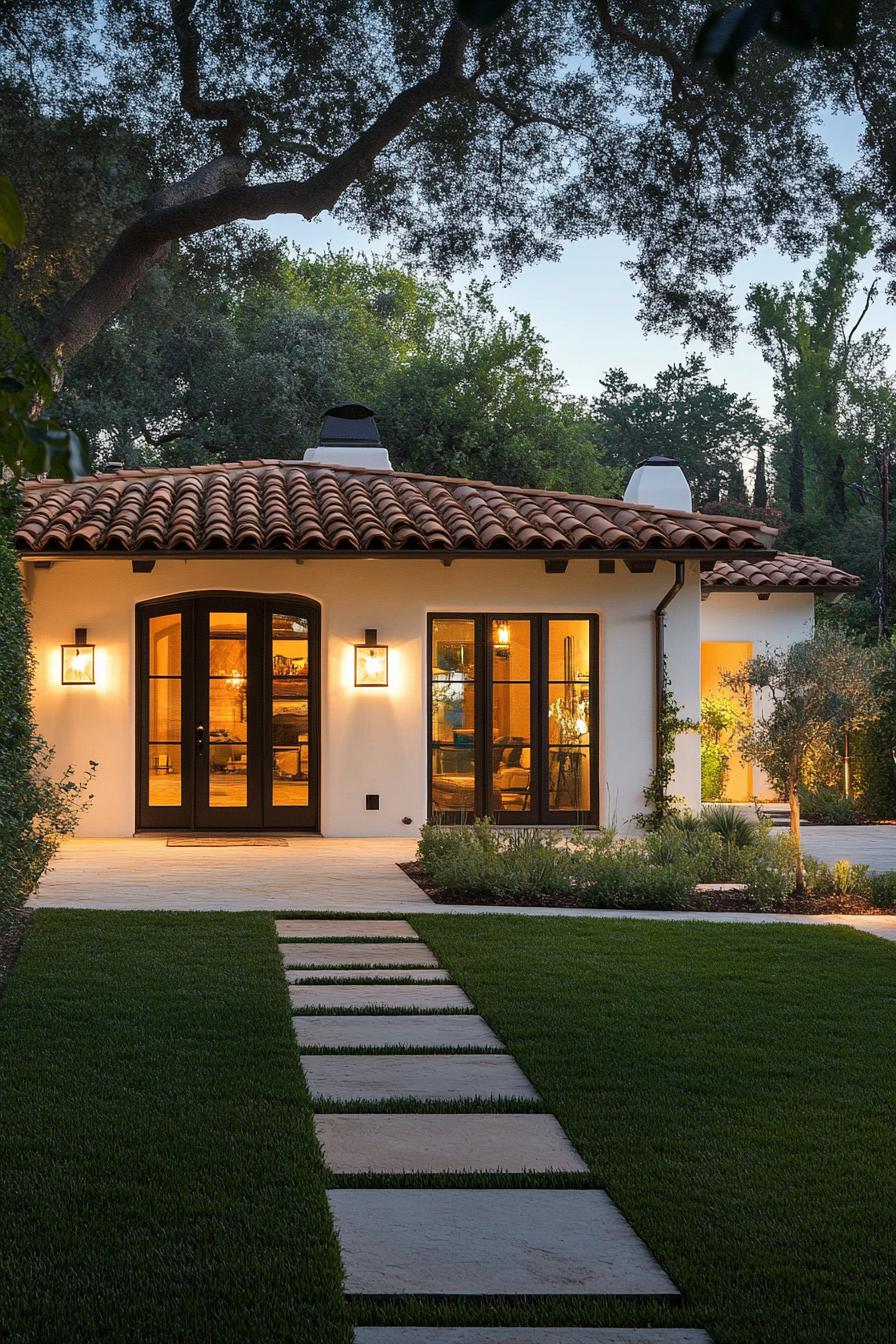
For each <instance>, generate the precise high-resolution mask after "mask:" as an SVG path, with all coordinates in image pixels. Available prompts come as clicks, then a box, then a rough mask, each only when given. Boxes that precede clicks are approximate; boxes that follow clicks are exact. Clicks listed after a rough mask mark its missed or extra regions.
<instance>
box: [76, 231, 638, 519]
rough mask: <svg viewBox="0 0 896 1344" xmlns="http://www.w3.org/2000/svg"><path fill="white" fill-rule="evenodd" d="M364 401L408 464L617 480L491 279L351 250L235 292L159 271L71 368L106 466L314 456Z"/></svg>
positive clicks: (527, 328)
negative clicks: (328, 420) (327, 418)
mask: <svg viewBox="0 0 896 1344" xmlns="http://www.w3.org/2000/svg"><path fill="white" fill-rule="evenodd" d="M268 260H271V259H270V258H268ZM351 400H358V401H362V402H365V403H367V404H369V405H371V406H373V407H374V409H375V410H376V412H377V419H378V422H379V425H380V431H381V434H382V436H383V442H384V443H386V444H387V445H388V448H389V451H390V453H391V455H392V460H393V462H394V464H395V466H396V467H399V468H402V469H404V470H409V471H427V472H435V473H437V474H451V475H460V476H466V475H469V476H473V477H480V478H481V477H485V478H487V479H491V480H496V481H504V482H510V483H514V484H519V485H542V486H549V487H551V486H553V487H555V488H558V489H571V490H578V491H584V492H591V493H597V494H606V493H609V492H612V491H614V490H615V489H616V488H618V485H619V477H618V474H617V473H615V472H613V471H611V470H608V469H606V468H605V467H604V466H603V465H602V461H601V457H600V455H599V453H598V452H597V451H596V450H595V448H594V446H593V444H592V442H591V435H590V422H589V419H588V416H587V414H586V410H585V407H584V406H583V405H582V404H581V403H580V402H578V401H576V400H574V399H573V398H571V397H569V396H568V395H566V394H565V393H564V390H563V377H562V375H561V374H560V373H559V372H558V371H557V370H556V369H555V368H554V367H553V366H552V365H551V363H550V361H549V360H548V358H547V356H546V354H545V349H544V342H543V340H542V338H541V337H540V336H539V335H538V333H537V332H536V331H535V330H534V329H533V327H532V324H531V322H530V321H529V319H528V318H527V317H525V316H517V315H512V316H510V317H501V316H500V315H499V314H498V312H497V311H496V308H495V304H494V300H493V298H492V294H491V291H490V289H489V287H488V286H487V285H484V284H473V285H470V286H469V287H468V288H467V290H466V291H465V292H463V293H460V294H455V293H453V292H452V291H451V290H450V289H448V288H447V287H445V286H443V285H441V284H438V283H435V282H427V281H424V280H422V279H420V278H419V277H416V276H414V275H413V274H411V273H410V272H408V271H406V270H402V269H401V268H399V267H397V266H394V265H392V264H390V263H388V262H383V261H377V260H368V259H366V258H363V257H359V256H354V255H351V254H349V253H346V252H339V253H330V254H328V255H326V256H324V257H320V258H316V257H313V256H310V255H293V256H289V257H288V256H286V255H280V256H279V258H278V259H277V260H276V263H275V264H272V268H271V274H270V275H269V276H268V278H267V279H266V280H264V281H258V280H254V279H252V276H251V273H250V274H246V273H245V271H244V278H243V279H242V280H240V279H239V278H234V280H233V281H232V282H231V283H229V284H228V285H223V284H220V283H219V284H217V285H213V284H210V283H203V284H202V285H197V284H195V283H194V282H193V281H192V280H191V275H190V272H189V270H188V269H187V268H185V267H182V266H175V267H172V268H169V269H167V270H165V271H161V272H158V273H156V274H155V275H153V276H152V277H151V278H150V280H149V281H148V282H147V284H146V285H145V286H144V287H143V289H142V291H141V294H140V296H139V297H138V299H137V300H136V301H135V302H134V304H133V305H132V306H131V307H130V309H129V310H128V311H127V313H126V314H124V315H123V316H122V317H121V319H119V320H118V321H116V322H114V323H113V324H111V325H110V326H109V327H108V328H107V329H106V330H105V331H104V332H102V333H101V334H100V336H98V337H97V339H96V340H95V341H94V342H93V343H92V344H91V345H90V346H88V348H87V349H86V350H85V351H84V352H83V353H82V354H81V355H80V356H79V357H78V358H77V359H75V360H74V361H73V363H72V366H71V368H70V370H69V374H68V377H67V379H66V383H65V385H64V387H63V389H62V392H61V395H60V401H59V405H60V409H61V412H62V413H63V414H64V415H68V416H70V417H72V418H77V421H78V424H79V425H81V426H82V427H83V428H84V429H85V430H86V431H87V432H88V434H89V435H90V437H91V439H92V440H93V441H94V443H95V445H96V452H97V458H98V461H99V462H100V463H102V461H103V460H109V459H113V460H119V461H123V462H125V463H126V464H127V465H128V466H133V465H156V464H184V463H193V462H208V461H216V460H218V461H220V460H225V461H227V460H234V459H240V458H251V457H279V458H291V457H292V458H295V457H300V456H301V455H302V453H303V452H304V451H305V449H306V448H308V447H309V446H311V445H312V444H314V443H315V442H316V439H317V433H318V429H319V425H320V417H321V413H322V412H323V411H324V410H325V409H326V407H327V406H329V405H333V404H336V403H339V402H344V401H351Z"/></svg>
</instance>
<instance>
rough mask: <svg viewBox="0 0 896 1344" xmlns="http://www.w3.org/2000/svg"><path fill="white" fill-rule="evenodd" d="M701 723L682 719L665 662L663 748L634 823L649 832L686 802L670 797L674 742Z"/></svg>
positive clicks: (660, 734) (660, 723)
mask: <svg viewBox="0 0 896 1344" xmlns="http://www.w3.org/2000/svg"><path fill="white" fill-rule="evenodd" d="M699 726H700V725H699V724H698V723H695V722H694V721H693V719H686V718H684V717H683V716H682V710H681V705H680V704H679V703H678V701H677V700H676V699H675V696H674V695H673V694H672V683H671V681H670V680H669V668H668V664H667V663H666V660H665V659H664V660H663V694H662V698H661V701H660V722H659V737H660V743H661V749H660V752H659V759H658V761H657V763H656V765H655V766H654V768H653V770H651V772H650V778H649V780H648V783H647V788H646V789H645V790H644V809H645V810H644V811H643V812H638V813H637V814H636V815H635V817H634V820H635V821H636V822H637V823H638V825H639V826H643V827H644V829H645V830H647V831H656V830H658V829H659V828H660V826H662V824H663V822H664V821H666V820H667V819H668V818H669V817H672V816H674V815H675V813H676V812H678V811H680V809H681V805H682V802H683V800H682V799H681V798H674V797H672V796H670V794H669V785H670V784H671V783H672V776H673V774H674V773H675V743H676V742H677V740H678V735H679V733H687V732H695V731H696V730H697V729H698V728H699Z"/></svg>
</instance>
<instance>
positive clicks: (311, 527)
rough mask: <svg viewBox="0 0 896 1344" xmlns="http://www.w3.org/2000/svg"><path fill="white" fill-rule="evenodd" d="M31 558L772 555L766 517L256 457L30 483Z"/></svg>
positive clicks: (26, 531) (23, 543) (21, 533)
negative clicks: (370, 554) (105, 555)
mask: <svg viewBox="0 0 896 1344" xmlns="http://www.w3.org/2000/svg"><path fill="white" fill-rule="evenodd" d="M24 494H25V502H26V512H25V515H24V517H23V519H22V521H21V523H20V525H19V527H18V529H17V531H16V541H17V543H18V545H19V547H20V549H21V550H22V551H24V552H26V553H30V554H38V553H43V554H48V553H54V554H60V553H66V552H68V553H75V552H78V553H84V554H91V553H97V552H110V551H115V552H118V553H123V554H139V553H141V552H147V553H157V554H165V553H168V554H172V553H176V554H180V555H184V554H186V555H191V554H197V553H200V552H233V551H236V552H241V551H251V552H254V553H256V554H257V553H261V552H268V551H272V552H276V553H291V552H292V553H296V552H305V551H312V552H314V553H324V554H325V553H335V552H377V551H389V552H393V553H405V554H414V553H423V554H427V553H429V554H431V553H433V552H442V553H446V552H452V553H456V554H478V555H481V554H486V553H499V552H500V553H507V554H524V553H538V552H542V553H557V552H561V553H562V552H575V553H579V554H582V553H587V554H590V553H593V552H603V553H604V554H605V555H606V554H608V553H616V554H644V555H650V554H657V555H660V554H678V555H682V554H684V555H699V554H702V555H706V554H707V553H713V552H715V553H720V552H728V553H730V552H732V551H748V552H753V551H758V552H761V553H763V554H765V555H769V554H772V553H773V547H774V537H775V532H774V531H773V530H771V529H769V528H767V527H765V526H764V525H763V524H762V523H761V522H758V521H757V520H755V519H737V518H725V517H720V516H718V515H715V514H713V515H706V514H700V513H696V512H694V513H687V512H684V511H681V510H664V509H661V508H657V507H654V506H651V505H643V504H629V503H628V502H627V501H625V500H620V499H603V498H600V497H598V496H593V495H583V494H572V493H570V492H568V491H561V490H545V489H537V488H533V487H529V486H514V485H494V484H493V483H492V482H491V481H473V480H467V479H464V478H460V477H450V476H428V475H426V474H424V473H417V472H395V471H384V470H373V469H370V468H359V469H356V468H351V467H340V466H334V465H330V464H324V463H300V462H294V461H292V460H287V461H285V462H283V461H279V460H276V459H257V460H253V461H247V462H245V463H226V464H217V463H214V464H207V465H205V466H200V467H172V468H162V467H159V468H140V469H134V470H130V471H115V472H99V473H97V474H95V475H93V476H84V477H80V478H79V479H77V480H75V481H71V482H66V481H61V480H36V481H30V482H27V483H26V485H25V492H24Z"/></svg>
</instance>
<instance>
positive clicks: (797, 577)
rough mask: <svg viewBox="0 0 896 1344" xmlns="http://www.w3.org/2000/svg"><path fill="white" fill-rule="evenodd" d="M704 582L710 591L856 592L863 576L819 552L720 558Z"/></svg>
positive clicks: (708, 571)
mask: <svg viewBox="0 0 896 1344" xmlns="http://www.w3.org/2000/svg"><path fill="white" fill-rule="evenodd" d="M700 577H701V586H702V588H703V592H704V594H709V593H788V592H789V593H825V592H839V593H848V592H855V590H856V589H857V588H859V587H860V586H861V583H862V580H861V578H860V577H859V576H858V574H850V573H849V572H848V570H845V569H840V568H839V566H837V565H835V564H834V563H833V562H832V561H831V560H825V559H824V558H823V557H822V556H816V555H791V554H788V553H787V552H784V551H778V552H777V554H775V555H774V556H769V557H768V558H766V557H764V556H763V557H760V556H750V557H749V558H747V557H738V558H731V559H728V558H727V557H726V558H724V559H722V558H719V559H718V560H717V561H716V562H715V564H714V565H713V567H712V568H711V569H707V570H705V571H704V572H703V574H702V575H701V576H700Z"/></svg>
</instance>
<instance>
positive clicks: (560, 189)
mask: <svg viewBox="0 0 896 1344" xmlns="http://www.w3.org/2000/svg"><path fill="white" fill-rule="evenodd" d="M706 9H707V7H706V4H705V0H672V2H671V3H663V4H658V3H657V2H656V0H626V3H625V4H624V5H623V4H622V3H620V0H595V3H593V4H588V5H581V4H571V3H569V2H568V0H539V3H535V2H534V0H520V3H517V4H514V5H513V6H512V7H511V9H510V10H509V12H508V13H506V14H504V15H503V16H502V17H500V18H499V19H498V21H497V22H495V23H494V24H492V25H491V26H488V27H485V28H482V29H476V30H472V29H470V28H468V27H467V26H466V24H465V23H464V22H463V21H462V20H461V19H460V18H458V17H457V16H456V15H455V14H454V12H453V10H452V8H451V6H450V5H448V4H445V5H441V4H434V3H432V0H403V2H402V3H401V4H400V5H396V4H394V3H391V0H363V3H361V2H360V0H321V3H320V4H317V5H314V6H296V5H294V4H292V3H288V0H254V3H248V0H206V2H205V3H197V2H196V0H65V3H62V4H59V3H56V2H55V0H53V2H52V3H50V0H20V3H18V4H16V5H15V6H6V7H5V8H4V9H3V12H2V16H0V47H2V51H3V56H2V64H0V78H2V80H3V109H2V115H3V119H4V122H5V123H6V125H5V126H4V131H5V130H6V127H7V126H13V125H14V126H18V127H20V134H19V135H18V136H17V137H16V138H15V139H10V138H9V137H8V135H7V134H4V135H3V137H2V139H3V143H4V144H5V146H6V151H5V155H4V158H5V159H6V163H7V166H8V167H9V169H10V171H11V172H12V173H13V174H14V175H15V173H16V169H17V168H18V169H19V170H20V175H21V183H20V190H21V192H22V194H23V197H24V198H25V204H26V210H27V211H30V210H31V209H32V206H33V204H34V201H35V198H36V199H37V204H38V206H39V205H40V198H41V195H42V193H43V194H44V195H45V194H46V193H47V191H48V190H49V188H48V187H47V185H46V184H47V183H48V182H49V183H52V196H53V203H54V206H55V207H56V209H57V211H58V212H59V218H60V219H61V218H64V217H65V216H66V214H68V213H69V208H70V203H71V204H73V205H74V207H75V209H74V213H72V214H71V217H72V218H75V219H79V220H83V221H84V222H85V223H86V225H88V227H86V228H85V230H84V232H83V234H82V237H83V239H84V252H85V255H82V256H78V255H76V253H77V250H78V249H77V247H76V246H75V245H74V244H73V243H71V241H68V242H67V243H65V244H64V245H63V243H62V242H60V241H59V239H58V237H57V231H58V230H59V228H60V225H59V223H58V220H57V223H56V225H53V224H52V223H48V225H47V228H46V233H43V232H42V233H41V237H40V240H39V242H38V241H37V240H36V243H35V246H36V247H39V248H40V252H41V255H42V256H43V257H44V258H46V259H47V262H48V263H49V261H51V260H52V258H54V257H59V256H60V255H61V253H63V252H64V253H65V257H64V259H65V261H66V264H67V265H68V266H69V267H70V271H71V274H72V285H71V287H70V288H68V289H66V294H67V297H66V299H65V301H64V302H62V304H61V306H60V305H59V297H60V296H59V294H58V293H57V292H56V291H57V289H60V288H65V287H63V286H61V285H59V284H58V281H57V280H56V274H55V272H54V271H53V270H52V268H51V267H50V266H49V264H48V265H47V267H45V274H44V275H43V276H42V277H41V278H40V283H38V280H37V277H36V274H35V272H34V270H33V269H32V271H31V272H30V274H29V275H26V277H25V278H26V280H27V281H28V283H29V284H30V285H31V286H32V289H33V292H34V296H35V300H36V301H39V302H40V305H41V308H42V313H43V317H44V319H45V320H44V323H43V326H42V329H41V332H40V334H39V337H38V338H37V349H38V351H39V352H45V351H47V350H50V351H58V352H59V353H60V354H61V355H62V356H63V358H66V359H68V358H70V357H72V356H73V355H74V354H76V353H77V352H78V350H80V349H82V348H83V347H84V345H85V344H87V343H89V341H90V340H92V339H93V337H94V335H95V334H96V332H97V331H98V330H100V329H101V328H102V327H103V326H104V325H105V323H106V322H108V321H109V320H110V318H111V317H112V316H113V315H114V314H115V313H116V312H118V311H120V310H121V309H122V308H123V307H125V306H126V305H127V304H128V302H129V301H130V299H131V296H132V294H133V292H134V289H135V287H136V286H137V285H138V284H139V282H140V281H141V279H142V278H143V277H144V276H145V275H146V274H147V272H148V271H149V270H151V269H153V268H154V267H155V266H157V265H158V264H159V263H160V262H162V261H164V260H165V259H166V258H167V257H168V256H169V255H170V250H171V247H172V245H173V244H174V243H176V242H177V240H182V239H189V238H196V237H199V236H204V235H207V234H208V233H209V232H210V231H213V230H217V229H220V228H222V227H223V226H226V225H231V224H234V223H235V222H237V221H241V220H258V219H265V218H270V217H271V216H273V215H277V214H283V213H292V214H295V215H299V216H302V217H305V218H309V219H310V218H314V217H316V216H318V215H320V214H322V213H324V212H332V213H333V214H334V215H336V216H337V217H338V218H340V219H342V220H343V221H345V222H347V223H349V224H351V225H353V226H355V227H359V228H361V229H362V230H364V231H365V232H367V233H368V234H370V235H382V234H388V235H390V236H392V237H393V238H394V239H396V240H397V241H398V243H399V245H400V247H401V248H402V249H403V251H404V253H405V254H406V255H407V256H410V257H415V258H420V259H422V260H424V261H425V262H426V263H428V264H429V265H430V266H432V267H434V268H436V269H437V270H441V271H444V272H448V271H451V270H453V269H455V268H458V267H469V266H474V265H478V264H480V263H482V262H484V261H486V260H488V259H494V260H496V261H497V263H498V264H499V265H500V267H501V268H502V269H503V270H504V271H505V272H512V271H513V270H515V269H517V268H518V267H520V266H522V265H524V264H526V263H529V262H532V261H536V260H538V259H540V258H543V257H547V256H551V255H554V254H555V252H556V250H557V248H558V247H559V246H560V245H561V244H562V243H563V242H564V241H565V240H568V239H572V238H577V237H580V236H582V235H586V234H600V233H604V232H609V231H616V232H618V233H620V234H621V235H623V236H624V237H626V238H627V239H629V240H631V241H632V242H633V243H634V244H635V247H636V258H635V260H634V262H633V263H632V267H633V271H634V274H635V276H636V279H637V282H638V284H639V286H640V290H641V293H642V296H643V302H644V308H643V311H644V317H645V320H647V321H648V322H650V323H652V324H653V325H654V326H658V327H661V328H664V329H670V330H671V329H678V328H679V327H683V328H684V330H685V331H687V332H691V333H698V334H701V335H704V336H706V337H707V338H708V339H710V340H711V341H714V342H717V343H718V342H724V341H725V340H726V339H727V338H728V337H729V336H730V332H731V328H732V326H733V324H734V310H733V306H732V303H731V299H730V295H729V294H728V293H727V291H726V290H725V288H724V287H723V286H722V285H721V284H720V283H719V282H720V280H721V279H723V278H724V277H725V276H726V275H727V274H728V272H729V271H730V270H731V268H732V266H733V265H734V264H735V263H736V262H737V261H738V260H740V259H741V258H742V257H744V256H745V255H746V254H748V253H749V252H750V251H751V250H752V249H753V248H754V247H755V246H756V245H757V244H758V243H759V242H761V241H767V240H768V239H769V238H772V239H774V240H775V241H776V242H777V243H778V244H779V245H780V246H781V247H783V248H784V249H785V250H786V251H788V252H799V251H802V250H805V249H806V248H807V247H808V246H809V245H810V244H811V243H812V241H813V240H814V238H815V235H816V231H817V228H818V226H819V222H820V221H823V220H824V219H825V218H826V216H827V214H828V213H829V209H830V204H831V201H832V199H833V198H834V197H835V196H836V195H837V193H838V191H839V190H840V177H841V175H840V173H839V172H838V170H837V169H835V167H834V166H832V164H831V163H830V161H829V159H828V156H827V154H826V151H825V148H824V146H823V144H822V143H821V141H820V139H819V137H818V134H817V118H818V113H819V108H820V106H822V105H823V104H824V103H828V104H830V103H831V102H832V101H833V102H836V103H837V104H838V105H842V106H843V107H844V108H848V109H849V110H853V109H855V108H857V107H863V108H864V107H865V106H866V102H867V112H868V117H869V133H868V137H867V155H866V159H867V161H866V163H865V164H864V166H863V168H862V173H863V175H864V177H865V178H866V179H867V184H868V190H869V191H872V192H874V193H875V199H876V200H877V201H878V202H879V203H880V204H881V206H882V208H887V207H888V204H889V201H890V198H891V195H892V189H891V182H890V177H891V173H893V171H894V170H893V164H894V163H896V155H894V154H890V153H889V147H890V144H891V142H893V140H894V136H893V135H892V134H891V127H890V125H889V122H886V115H887V110H886V108H885V107H884V106H883V103H882V94H881V92H880V91H879V90H878V89H877V88H875V81H878V80H879V79H880V70H881V65H882V62H885V61H886V60H887V59H889V60H890V61H892V59H893V57H892V49H893V34H894V26H896V18H894V14H893V10H892V7H891V6H890V5H889V4H885V3H884V2H883V0H875V2H874V3H870V4H869V5H867V6H866V8H865V11H864V12H863V16H862V23H861V24H860V32H859V36H858V40H857V43H856V46H855V47H854V48H853V50H852V52H851V53H850V60H851V61H852V62H853V63H854V65H855V71H854V72H853V71H851V72H850V73H849V74H848V75H844V73H843V72H842V71H841V70H840V68H839V66H838V65H837V64H836V60H841V59H842V58H841V57H840V56H839V54H838V55H837V56H836V57H835V56H833V55H831V54H830V53H824V52H821V53H817V52H816V53H815V54H813V55H811V56H806V57H796V56H794V55H793V54H792V53H789V52H786V51H784V50H783V49H781V48H780V47H779V46H776V45H774V44H773V43H771V42H769V41H767V40H765V39H761V40H757V41H756V42H753V43H751V44H750V46H749V49H748V50H746V52H745V53H744V54H743V55H742V58H741V60H740V62H739V67H738V75H737V78H736V79H735V80H734V81H733V82H732V83H731V84H730V85H724V84H722V83H721V82H720V81H719V79H718V76H717V74H716V72H715V70H714V69H713V68H712V66H711V64H709V63H704V62H698V61H695V60H693V59H692V52H693V46H694V41H695V38H696V34H697V32H698V30H699V28H700V25H701V23H702V22H703V20H704V19H705V17H706ZM825 62H828V64H826V63H825ZM882 82H885V81H882ZM889 87H892V81H889ZM41 119H44V121H45V122H46V126H45V127H44V128H43V129H40V127H39V126H38V129H37V130H35V126H36V125H38V123H39V122H40V120H41ZM872 120H873V122H874V126H873V133H872V129H871V122H872ZM23 123H24V129H21V128H22V126H23ZM885 123H886V124H885ZM69 143H70V144H71V146H72V152H71V154H70V156H69V157H66V153H65V146H66V145H68V144H69ZM125 143H126V145H127V151H126V153H124V151H122V154H121V155H119V154H118V153H116V154H113V155H112V156H111V159H107V157H106V154H105V151H106V149H107V148H108V147H110V146H112V145H115V144H118V145H124V144H125ZM23 144H24V145H29V146H30V145H34V146H35V147H37V148H39V151H40V158H39V160H37V161H35V165H34V168H32V167H31V166H30V165H28V164H25V163H22V162H21V161H20V154H21V146H22V145H23ZM103 162H111V163H112V164H114V165H115V167H116V171H115V172H114V173H112V174H111V175H110V173H109V172H108V171H107V170H106V169H105V168H104V167H103ZM47 168H50V169H51V171H50V172H49V173H47V172H46V169H47ZM144 179H146V183H147V185H146V188H145V189H144V188H143V187H142V185H141V183H142V181H143V180H144ZM94 182H96V183H97V184H98V185H99V186H100V187H101V190H99V191H94V190H93V189H92V185H93V183H94ZM41 183H43V186H41ZM136 187H139V188H140V190H139V193H133V194H132V188H136ZM87 253H89V255H86V254H87ZM79 286H80V288H79Z"/></svg>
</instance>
